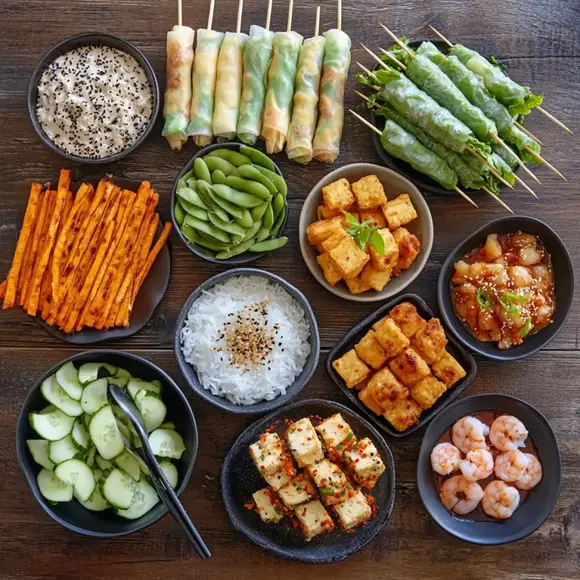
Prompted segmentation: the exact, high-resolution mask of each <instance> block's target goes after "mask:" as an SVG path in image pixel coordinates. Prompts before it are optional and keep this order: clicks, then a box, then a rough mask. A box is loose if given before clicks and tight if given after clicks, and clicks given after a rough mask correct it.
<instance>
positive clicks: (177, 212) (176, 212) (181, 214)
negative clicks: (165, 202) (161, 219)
mask: <svg viewBox="0 0 580 580" xmlns="http://www.w3.org/2000/svg"><path fill="white" fill-rule="evenodd" d="M173 216H174V217H175V221H176V222H177V225H179V226H182V225H183V220H184V219H185V210H184V209H183V207H182V205H181V204H180V203H179V200H177V203H176V204H175V207H174V208H173Z"/></svg>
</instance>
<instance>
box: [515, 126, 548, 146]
mask: <svg viewBox="0 0 580 580" xmlns="http://www.w3.org/2000/svg"><path fill="white" fill-rule="evenodd" d="M514 125H515V126H516V127H517V128H518V129H519V130H520V131H522V133H525V134H526V135H527V136H528V137H529V138H530V139H533V140H534V141H535V142H536V143H537V144H538V145H543V143H542V142H541V141H540V139H539V138H538V137H536V136H535V135H534V134H533V133H532V132H531V131H528V130H527V129H526V128H525V127H524V126H523V125H520V123H518V122H517V121H514Z"/></svg>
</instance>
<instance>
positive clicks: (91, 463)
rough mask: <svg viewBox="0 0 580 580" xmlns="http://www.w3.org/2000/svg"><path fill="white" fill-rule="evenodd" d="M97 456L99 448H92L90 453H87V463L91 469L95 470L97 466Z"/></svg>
mask: <svg viewBox="0 0 580 580" xmlns="http://www.w3.org/2000/svg"><path fill="white" fill-rule="evenodd" d="M96 454H97V448H96V447H91V448H90V449H89V450H88V451H87V458H86V460H85V463H86V464H87V465H88V466H89V467H90V468H91V469H93V468H94V465H95V455H96Z"/></svg>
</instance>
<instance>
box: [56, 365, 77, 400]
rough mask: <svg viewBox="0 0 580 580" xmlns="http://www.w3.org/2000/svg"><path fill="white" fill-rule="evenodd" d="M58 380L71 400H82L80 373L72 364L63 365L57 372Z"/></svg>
mask: <svg viewBox="0 0 580 580" xmlns="http://www.w3.org/2000/svg"><path fill="white" fill-rule="evenodd" d="M56 380H57V381H58V384H59V385H60V386H61V388H62V389H63V390H64V392H65V393H66V394H67V395H68V396H69V397H70V398H71V399H74V400H75V401H78V400H79V399H80V398H81V395H82V394H83V387H82V386H81V384H80V383H79V373H78V371H77V369H76V368H75V365H73V363H72V362H70V361H69V362H67V363H65V364H63V365H62V366H61V367H60V368H59V369H58V371H56Z"/></svg>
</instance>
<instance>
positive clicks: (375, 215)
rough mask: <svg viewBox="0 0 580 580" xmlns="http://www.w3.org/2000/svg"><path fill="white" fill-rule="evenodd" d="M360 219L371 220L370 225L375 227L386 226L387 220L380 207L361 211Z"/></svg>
mask: <svg viewBox="0 0 580 580" xmlns="http://www.w3.org/2000/svg"><path fill="white" fill-rule="evenodd" d="M360 221H361V223H363V222H370V225H371V226H373V227H375V228H386V227H387V220H386V219H385V216H384V214H383V212H382V210H380V209H367V210H364V211H363V210H361V211H360Z"/></svg>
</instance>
